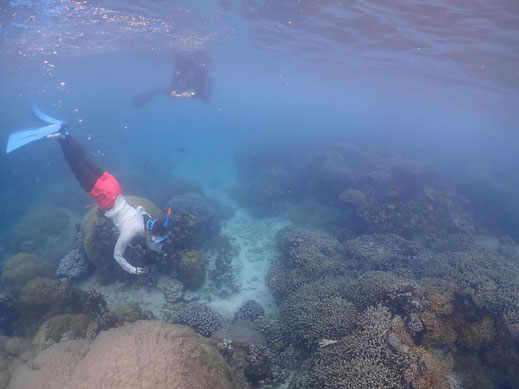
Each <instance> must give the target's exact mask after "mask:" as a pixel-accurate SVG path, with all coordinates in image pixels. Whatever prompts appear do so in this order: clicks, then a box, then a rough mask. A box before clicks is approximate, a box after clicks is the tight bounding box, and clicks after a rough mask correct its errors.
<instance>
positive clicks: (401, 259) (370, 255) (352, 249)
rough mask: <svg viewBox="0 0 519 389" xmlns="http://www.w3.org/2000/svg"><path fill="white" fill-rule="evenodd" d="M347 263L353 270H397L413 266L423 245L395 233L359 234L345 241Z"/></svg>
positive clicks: (421, 252) (422, 250) (422, 249)
mask: <svg viewBox="0 0 519 389" xmlns="http://www.w3.org/2000/svg"><path fill="white" fill-rule="evenodd" d="M344 246H345V249H346V256H347V258H348V260H349V262H351V263H348V264H349V265H350V266H351V267H352V268H353V269H354V270H356V271H360V272H365V271H370V270H372V271H373V270H376V271H378V270H380V271H393V272H399V271H404V270H405V269H409V268H411V267H412V266H414V262H415V261H416V260H417V258H418V257H419V256H420V255H422V254H423V252H424V250H425V249H424V247H423V246H422V245H421V244H419V243H416V242H412V241H409V240H406V239H404V238H402V237H401V236H398V235H395V234H370V235H361V236H359V237H357V238H354V239H351V240H348V241H347V242H346V243H345V245H344Z"/></svg>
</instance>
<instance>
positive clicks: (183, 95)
mask: <svg viewBox="0 0 519 389" xmlns="http://www.w3.org/2000/svg"><path fill="white" fill-rule="evenodd" d="M191 97H193V94H192V93H191V92H182V93H181V94H180V98H181V99H190V98H191Z"/></svg>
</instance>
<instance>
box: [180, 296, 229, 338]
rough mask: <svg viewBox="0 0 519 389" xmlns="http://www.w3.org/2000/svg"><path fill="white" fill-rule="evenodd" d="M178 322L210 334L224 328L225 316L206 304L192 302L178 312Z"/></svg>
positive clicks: (199, 331)
mask: <svg viewBox="0 0 519 389" xmlns="http://www.w3.org/2000/svg"><path fill="white" fill-rule="evenodd" d="M176 322H177V323H179V324H185V325H187V326H190V327H191V328H193V329H194V330H195V331H196V332H198V333H199V334H202V335H203V336H210V335H211V334H212V333H213V332H215V331H217V330H219V329H220V328H222V324H223V318H222V315H220V314H219V313H218V312H216V311H214V310H213V309H212V308H211V307H209V306H208V305H206V304H199V303H191V304H187V305H185V306H184V307H182V308H181V309H180V310H179V311H178V312H177V314H176Z"/></svg>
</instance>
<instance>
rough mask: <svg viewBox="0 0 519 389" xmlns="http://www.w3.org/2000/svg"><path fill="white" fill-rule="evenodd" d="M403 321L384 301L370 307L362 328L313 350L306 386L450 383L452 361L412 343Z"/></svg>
mask: <svg viewBox="0 0 519 389" xmlns="http://www.w3.org/2000/svg"><path fill="white" fill-rule="evenodd" d="M399 322H400V321H399V319H398V317H392V315H391V314H390V313H389V311H388V310H387V308H385V307H383V306H381V305H379V306H378V307H377V308H369V309H367V310H366V311H365V312H364V313H363V314H362V315H361V317H360V330H359V331H358V332H356V333H355V334H353V335H350V336H348V337H346V338H343V339H341V340H340V341H339V342H337V343H334V344H332V345H329V346H326V347H322V348H321V349H319V350H318V351H317V352H315V353H314V354H313V355H312V359H311V361H310V365H309V375H308V382H307V387H308V388H309V389H311V388H329V389H333V388H337V389H339V388H352V389H354V388H359V389H361V388H395V389H398V388H431V389H432V388H445V389H447V388H451V387H452V386H451V385H450V384H449V382H448V376H449V374H450V373H451V371H450V369H449V368H448V365H446V364H444V363H442V362H441V361H438V360H437V359H436V358H435V357H434V356H433V355H431V354H427V353H425V352H424V351H423V350H420V349H418V348H416V349H415V348H413V347H412V343H410V339H409V338H408V336H406V334H405V332H403V330H402V326H401V325H399ZM410 346H411V347H410Z"/></svg>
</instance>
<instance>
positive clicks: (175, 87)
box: [169, 52, 212, 103]
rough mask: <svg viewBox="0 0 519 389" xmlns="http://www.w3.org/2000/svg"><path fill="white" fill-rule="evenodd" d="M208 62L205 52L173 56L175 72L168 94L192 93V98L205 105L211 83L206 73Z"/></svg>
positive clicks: (209, 96)
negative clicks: (201, 100)
mask: <svg viewBox="0 0 519 389" xmlns="http://www.w3.org/2000/svg"><path fill="white" fill-rule="evenodd" d="M208 62H209V58H208V56H207V54H206V53H205V52H196V53H189V54H183V55H177V56H175V72H174V73H173V77H172V79H171V83H170V84H169V90H170V92H172V91H175V92H176V93H177V94H182V93H183V92H193V93H194V95H193V98H201V99H203V100H204V102H206V103H207V102H208V101H209V100H210V98H211V93H212V82H211V79H210V78H209V75H208V71H207V67H208V65H209V64H208Z"/></svg>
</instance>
